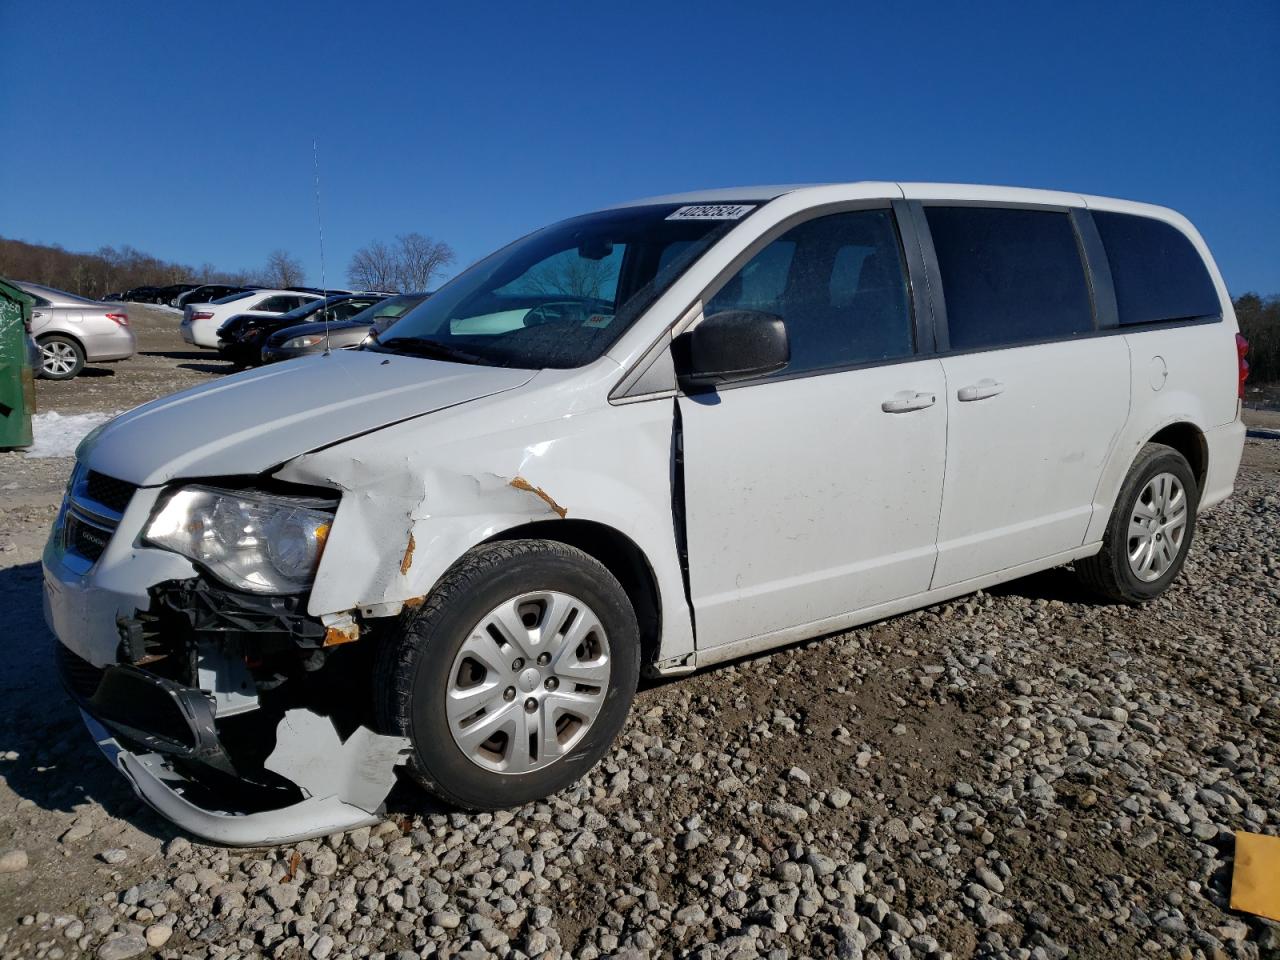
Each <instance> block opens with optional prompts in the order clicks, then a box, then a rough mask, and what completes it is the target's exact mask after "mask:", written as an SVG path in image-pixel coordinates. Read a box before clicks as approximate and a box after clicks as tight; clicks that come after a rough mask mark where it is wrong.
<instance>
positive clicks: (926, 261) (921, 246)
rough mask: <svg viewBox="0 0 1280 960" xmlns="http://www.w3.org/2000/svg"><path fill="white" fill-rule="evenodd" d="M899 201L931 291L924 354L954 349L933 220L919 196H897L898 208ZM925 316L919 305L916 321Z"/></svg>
mask: <svg viewBox="0 0 1280 960" xmlns="http://www.w3.org/2000/svg"><path fill="white" fill-rule="evenodd" d="M898 204H901V205H902V209H903V211H904V212H905V214H906V216H903V215H902V214H901V213H900V214H899V217H898V219H899V222H900V223H904V224H905V223H908V222H909V223H910V224H911V228H910V229H911V234H912V236H913V237H914V242H915V247H916V253H917V255H918V257H919V264H920V269H921V270H922V271H923V276H924V283H923V285H922V289H923V290H925V291H926V292H927V294H928V300H927V304H928V320H929V321H931V322H930V323H929V330H928V336H929V341H924V340H922V341H921V348H920V354H921V355H925V354H926V353H930V352H932V353H935V354H940V353H947V352H949V351H950V350H951V335H950V333H949V332H948V327H947V298H946V296H945V295H944V294H943V292H942V271H941V270H940V269H939V268H938V253H937V251H936V250H934V248H933V235H932V234H931V233H929V222H928V220H926V219H925V215H924V204H923V203H921V202H920V201H919V200H895V201H894V209H895V211H897V210H898V206H897V205H898ZM904 232H905V227H904ZM907 260H908V263H911V262H913V258H912V257H911V256H908V258H907ZM924 320H925V310H923V309H921V307H920V306H917V308H916V322H917V323H922V322H924ZM925 342H931V343H932V344H933V349H932V351H926V350H925V349H924V346H923V344H924V343H925Z"/></svg>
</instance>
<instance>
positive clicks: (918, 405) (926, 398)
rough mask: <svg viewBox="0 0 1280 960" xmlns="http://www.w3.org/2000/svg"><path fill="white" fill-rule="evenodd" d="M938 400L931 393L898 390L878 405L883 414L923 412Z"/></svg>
mask: <svg viewBox="0 0 1280 960" xmlns="http://www.w3.org/2000/svg"><path fill="white" fill-rule="evenodd" d="M937 402H938V398H937V396H936V395H935V394H932V393H917V392H916V391H914V390H899V391H898V392H897V393H895V394H894V395H893V397H892V398H891V399H889V400H886V401H885V402H884V403H882V404H880V409H881V410H883V411H884V412H885V413H910V412H911V411H912V410H923V409H925V407H932V406H933V405H934V404H935V403H937Z"/></svg>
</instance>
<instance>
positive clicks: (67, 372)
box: [38, 333, 84, 380]
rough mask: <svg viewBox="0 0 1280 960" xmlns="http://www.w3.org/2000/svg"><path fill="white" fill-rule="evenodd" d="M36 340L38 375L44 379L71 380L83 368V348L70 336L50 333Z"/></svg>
mask: <svg viewBox="0 0 1280 960" xmlns="http://www.w3.org/2000/svg"><path fill="white" fill-rule="evenodd" d="M38 342H39V344H40V376H42V377H44V378H45V379H46V380H71V379H73V378H75V377H76V376H77V375H78V374H79V373H80V371H81V370H83V369H84V348H83V347H81V346H80V344H78V343H77V342H76V341H75V340H72V339H71V338H70V337H65V336H63V335H62V334H60V333H51V334H49V335H48V336H47V337H41V338H40V340H39V341H38Z"/></svg>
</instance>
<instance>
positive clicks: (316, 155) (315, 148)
mask: <svg viewBox="0 0 1280 960" xmlns="http://www.w3.org/2000/svg"><path fill="white" fill-rule="evenodd" d="M311 159H312V160H313V161H314V163H315V173H316V230H317V231H319V233H320V295H321V297H323V298H324V299H325V300H328V299H329V290H328V288H327V287H326V286H325V275H324V221H323V220H321V218H320V146H319V142H318V140H317V138H315V137H312V138H311ZM320 313H321V315H322V316H323V317H324V352H325V356H328V355H329V305H328V304H327V303H326V304H324V305H323V306H321V307H320Z"/></svg>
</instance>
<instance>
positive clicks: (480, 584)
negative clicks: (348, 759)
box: [375, 540, 640, 810]
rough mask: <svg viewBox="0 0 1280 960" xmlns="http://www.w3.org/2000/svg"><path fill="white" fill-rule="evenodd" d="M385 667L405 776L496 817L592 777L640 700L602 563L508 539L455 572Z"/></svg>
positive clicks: (382, 689)
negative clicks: (406, 750) (404, 748)
mask: <svg viewBox="0 0 1280 960" xmlns="http://www.w3.org/2000/svg"><path fill="white" fill-rule="evenodd" d="M378 659H379V662H378V669H377V672H376V678H377V690H376V692H375V702H376V704H377V710H378V721H379V724H380V726H381V727H382V729H384V730H386V731H387V732H389V733H392V734H396V735H399V736H405V737H408V738H409V740H410V742H411V744H412V746H413V751H412V754H411V755H410V760H409V764H408V770H409V773H410V774H411V775H412V776H413V777H414V779H416V780H417V781H418V782H419V783H420V784H421V785H422V786H423V787H425V788H426V789H427V790H429V791H430V792H432V793H434V794H436V795H437V796H439V797H440V798H441V799H443V800H445V801H447V802H449V803H452V804H454V805H456V806H459V807H463V808H467V809H472V810H497V809H501V808H504V807H512V806H518V805H520V804H523V803H528V802H529V801H531V800H538V799H541V798H543V797H546V796H549V795H550V794H553V793H555V792H557V791H559V790H562V789H564V788H565V787H567V786H569V785H570V784H572V783H573V782H575V781H576V780H578V779H580V778H581V777H582V776H583V775H584V774H586V773H587V771H588V770H590V769H591V768H592V767H593V766H595V764H596V762H597V761H598V760H599V759H600V758H601V757H602V756H603V755H604V753H605V751H606V750H608V748H609V746H610V745H611V744H612V743H613V740H614V738H615V737H616V736H617V735H618V732H619V731H620V730H621V729H622V725H623V723H624V722H625V721H626V717H627V711H628V710H629V709H630V707H631V701H632V699H633V697H634V696H635V690H636V684H637V682H638V680H639V676H640V637H639V629H638V627H637V624H636V616H635V611H634V610H633V609H632V606H631V602H630V600H629V599H628V598H627V595H626V592H625V591H624V590H623V589H622V586H621V585H620V584H619V583H618V581H617V580H616V579H615V578H614V577H613V575H612V574H610V573H609V571H608V570H607V569H605V567H604V566H603V565H602V564H601V563H599V561H597V560H595V559H594V558H593V557H591V556H589V555H588V554H586V553H584V552H582V551H581V550H578V549H576V548H574V547H570V546H567V545H565V544H561V543H555V542H551V541H544V540H511V541H505V542H499V543H493V544H486V545H484V546H481V547H477V548H476V549H474V550H472V551H470V552H469V553H467V554H466V555H465V556H464V557H462V559H460V560H459V561H458V562H457V563H455V564H454V565H453V567H452V568H450V570H449V571H448V573H446V574H445V576H444V578H443V579H442V580H441V582H440V584H439V585H438V586H437V587H436V589H435V590H434V591H433V592H432V594H431V596H430V597H429V598H428V599H427V602H426V603H425V604H424V605H423V606H422V607H421V608H420V609H419V610H417V611H415V612H414V613H412V614H410V615H408V616H406V618H405V619H404V621H403V622H402V624H401V628H400V630H399V633H398V635H396V636H395V637H390V638H387V639H386V640H385V641H384V642H383V644H382V646H381V647H380V649H379V654H378Z"/></svg>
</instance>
